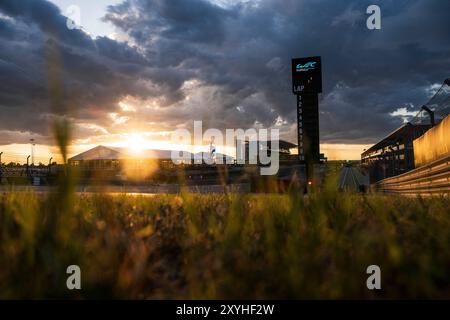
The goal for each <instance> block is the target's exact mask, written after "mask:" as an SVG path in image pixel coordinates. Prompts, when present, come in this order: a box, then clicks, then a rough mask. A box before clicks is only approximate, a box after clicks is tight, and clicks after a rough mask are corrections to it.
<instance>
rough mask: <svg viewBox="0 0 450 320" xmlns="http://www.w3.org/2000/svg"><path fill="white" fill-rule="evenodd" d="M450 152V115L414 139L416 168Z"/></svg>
mask: <svg viewBox="0 0 450 320" xmlns="http://www.w3.org/2000/svg"><path fill="white" fill-rule="evenodd" d="M448 154H450V115H448V116H447V117H446V118H444V120H442V121H441V122H440V123H439V124H438V125H437V126H435V127H433V128H431V129H430V130H428V131H427V132H426V133H425V134H424V135H422V136H421V137H419V138H417V139H416V140H414V164H415V166H416V168H418V167H420V166H422V165H424V164H427V163H429V162H432V161H434V160H437V159H439V158H442V157H444V156H446V155H448Z"/></svg>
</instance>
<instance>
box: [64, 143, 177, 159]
mask: <svg viewBox="0 0 450 320" xmlns="http://www.w3.org/2000/svg"><path fill="white" fill-rule="evenodd" d="M171 153H172V150H155V149H147V150H142V151H141V152H139V153H133V152H132V151H130V150H129V149H127V148H117V147H108V146H97V147H95V148H92V149H90V150H87V151H85V152H83V153H80V154H78V155H76V156H74V157H72V158H70V159H69V161H81V160H83V161H86V160H120V159H130V158H141V159H171Z"/></svg>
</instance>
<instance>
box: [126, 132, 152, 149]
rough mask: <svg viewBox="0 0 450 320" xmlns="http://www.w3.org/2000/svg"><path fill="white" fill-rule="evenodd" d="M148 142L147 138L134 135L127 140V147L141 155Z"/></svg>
mask: <svg viewBox="0 0 450 320" xmlns="http://www.w3.org/2000/svg"><path fill="white" fill-rule="evenodd" d="M146 142H147V141H146V140H145V138H144V137H143V136H142V135H140V134H138V133H133V134H131V135H130V137H129V138H128V139H127V140H126V142H125V146H126V147H127V148H129V149H130V150H131V151H133V152H136V153H141V152H142V150H144V149H145V148H146V147H145V146H146Z"/></svg>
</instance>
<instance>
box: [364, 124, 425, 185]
mask: <svg viewBox="0 0 450 320" xmlns="http://www.w3.org/2000/svg"><path fill="white" fill-rule="evenodd" d="M430 128H431V125H428V124H427V125H426V124H418V125H414V124H411V123H409V122H408V123H406V124H404V125H402V126H401V127H400V128H398V129H396V130H395V131H393V132H392V133H390V134H389V135H388V136H387V137H385V138H384V139H382V140H381V141H379V142H377V143H376V144H374V145H373V146H372V147H370V148H369V149H367V150H365V151H364V152H363V153H362V154H361V165H362V166H363V167H365V168H366V169H367V170H368V172H369V176H370V182H371V183H373V182H376V181H379V180H382V179H385V178H388V177H392V176H396V175H398V174H401V173H404V172H407V171H409V170H412V169H414V167H415V165H414V148H413V141H414V140H415V139H416V138H418V137H420V136H421V135H423V134H424V133H425V132H426V131H427V130H428V129H430Z"/></svg>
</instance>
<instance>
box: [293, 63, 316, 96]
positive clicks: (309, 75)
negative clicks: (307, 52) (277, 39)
mask: <svg viewBox="0 0 450 320" xmlns="http://www.w3.org/2000/svg"><path fill="white" fill-rule="evenodd" d="M292 92H293V93H294V94H297V95H298V94H303V93H321V92H322V62H321V59H320V57H307V58H295V59H292Z"/></svg>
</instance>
